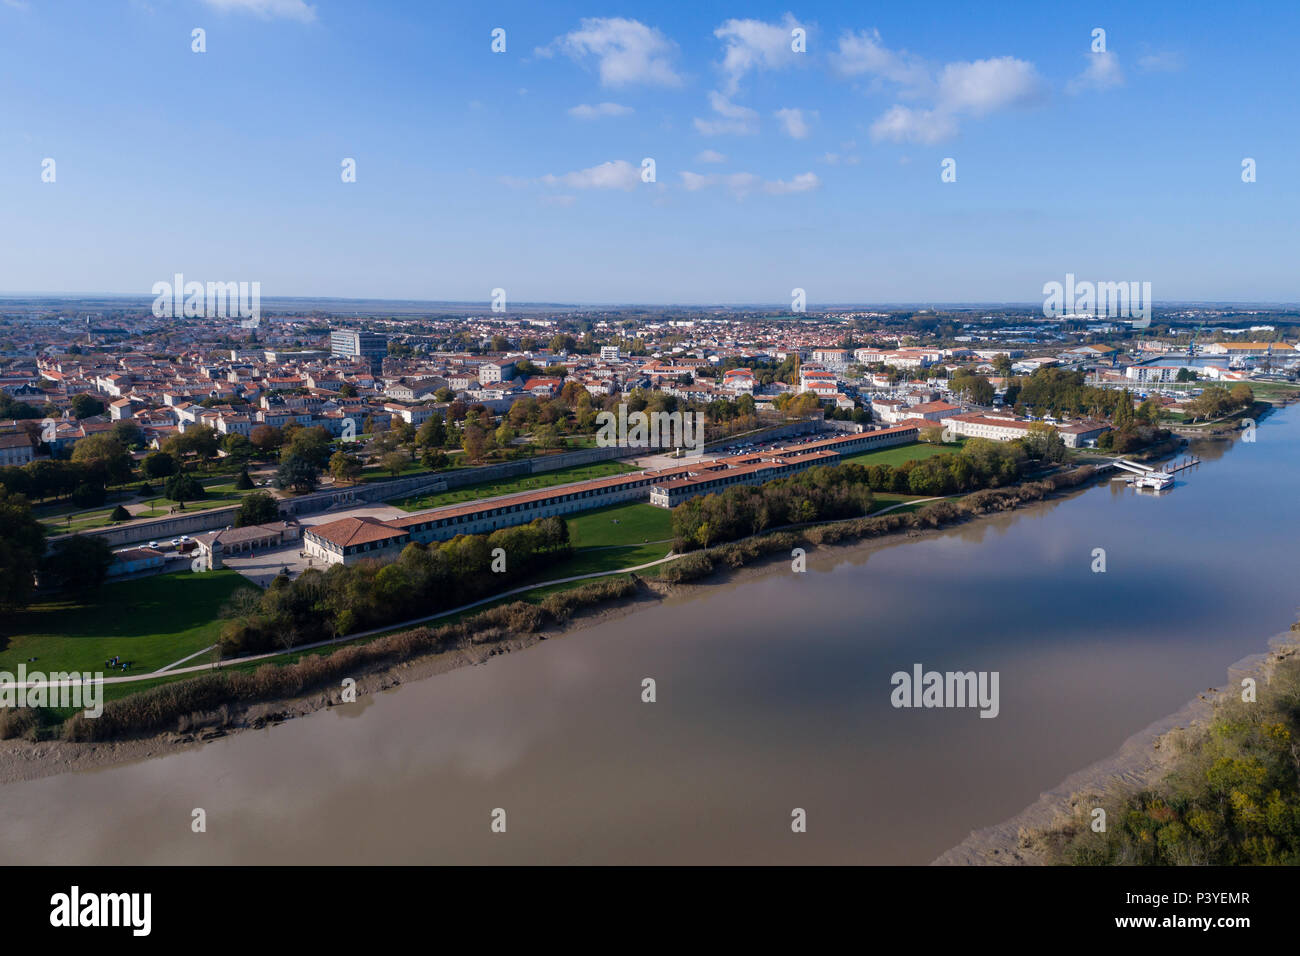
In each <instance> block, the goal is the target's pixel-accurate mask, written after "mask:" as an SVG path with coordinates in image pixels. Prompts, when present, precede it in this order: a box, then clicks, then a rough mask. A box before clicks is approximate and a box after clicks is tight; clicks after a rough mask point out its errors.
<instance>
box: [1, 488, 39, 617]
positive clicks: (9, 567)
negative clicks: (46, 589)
mask: <svg viewBox="0 0 1300 956" xmlns="http://www.w3.org/2000/svg"><path fill="white" fill-rule="evenodd" d="M44 554H45V529H44V528H43V527H41V523H40V522H39V521H37V520H36V518H35V516H33V515H32V508H31V505H30V504H29V503H28V501H27V498H26V497H25V496H24V495H19V494H11V493H10V492H9V491H8V490H7V489H5V488H0V608H6V609H11V608H15V607H21V606H22V605H24V604H26V603H27V602H28V600H30V598H31V595H32V591H33V590H35V586H36V585H35V577H36V571H37V568H39V567H40V562H41V558H42V556H43V555H44Z"/></svg>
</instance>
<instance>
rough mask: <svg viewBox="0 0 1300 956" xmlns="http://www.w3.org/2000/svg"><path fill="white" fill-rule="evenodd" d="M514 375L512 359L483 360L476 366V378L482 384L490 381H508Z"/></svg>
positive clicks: (513, 361)
mask: <svg viewBox="0 0 1300 956" xmlns="http://www.w3.org/2000/svg"><path fill="white" fill-rule="evenodd" d="M514 377H515V360H514V359H495V360H493V361H491V362H484V363H483V364H482V365H480V366H479V367H478V380H479V382H480V384H483V385H488V384H490V383H492V382H508V381H510V380H511V379H512V378H514Z"/></svg>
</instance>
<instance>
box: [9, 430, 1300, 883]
mask: <svg viewBox="0 0 1300 956" xmlns="http://www.w3.org/2000/svg"><path fill="white" fill-rule="evenodd" d="M1258 437H1259V440H1258V441H1257V442H1256V443H1254V444H1236V445H1228V444H1226V443H1219V444H1217V445H1214V446H1211V447H1204V448H1202V447H1197V448H1195V449H1193V450H1194V451H1195V453H1196V454H1198V455H1201V457H1203V458H1207V459H1208V458H1210V457H1211V454H1210V452H1212V451H1214V450H1217V451H1219V452H1220V453H1221V454H1222V456H1223V457H1222V460H1220V461H1218V462H1216V463H1214V464H1207V465H1203V466H1201V467H1200V468H1197V469H1194V470H1191V471H1189V472H1186V473H1183V474H1182V475H1181V476H1180V479H1179V483H1178V486H1177V488H1176V489H1175V490H1174V491H1173V492H1171V493H1169V494H1166V495H1163V496H1161V497H1159V498H1156V497H1154V496H1150V495H1141V494H1138V493H1136V492H1133V491H1132V490H1131V489H1129V488H1127V487H1125V486H1123V485H1122V484H1121V483H1115V484H1113V485H1112V486H1111V487H1110V489H1109V490H1103V489H1100V488H1099V489H1093V490H1090V491H1088V492H1085V493H1083V494H1080V495H1076V496H1075V497H1072V498H1069V499H1065V500H1058V501H1054V502H1050V503H1046V504H1044V505H1042V506H1038V507H1034V508H1030V509H1027V510H1025V511H1022V512H1018V513H1016V514H1013V515H1006V516H1001V517H998V518H993V519H990V520H987V521H983V522H979V523H976V524H971V525H968V526H965V527H961V528H958V529H954V530H952V531H950V532H947V533H944V534H942V535H937V536H932V537H928V538H924V539H920V540H900V541H896V542H891V543H890V544H889V545H888V546H886V547H883V548H880V549H879V550H876V551H875V552H872V553H870V554H863V553H858V552H847V551H838V552H819V553H815V554H814V555H812V556H811V559H810V561H809V570H808V572H807V573H805V574H792V573H789V572H787V571H785V570H784V568H779V569H777V570H773V571H772V572H770V573H768V574H765V575H762V576H756V577H750V578H747V579H746V580H744V581H740V582H734V581H733V582H729V583H726V584H720V585H717V586H713V587H709V588H707V589H703V590H701V591H699V592H697V593H696V594H694V595H692V596H690V597H685V598H677V599H673V600H669V601H666V602H664V603H663V604H662V605H659V606H657V607H655V608H653V609H651V610H649V611H646V612H643V613H639V614H635V615H631V616H628V617H624V618H622V619H618V620H613V621H610V622H606V623H603V624H601V625H598V626H595V627H592V628H589V629H587V630H585V631H581V632H578V633H575V634H572V635H569V636H567V637H565V638H563V639H561V640H555V641H547V642H544V643H542V644H540V645H538V646H536V647H534V648H532V649H529V650H527V651H524V652H522V653H517V654H511V655H507V656H504V657H500V658H494V659H493V660H492V661H491V662H490V663H488V664H486V665H483V666H478V667H471V668H465V669H463V670H460V671H456V672H453V673H450V674H446V675H443V676H440V677H436V678H433V679H431V680H427V681H422V682H418V683H414V684H410V685H406V686H403V687H400V688H398V689H396V690H393V691H390V692H386V693H384V694H381V695H379V696H378V697H376V698H374V699H373V700H369V701H367V702H359V703H358V704H356V705H349V706H344V707H337V708H334V709H332V710H329V711H324V712H321V713H319V714H316V715H313V716H311V717H308V718H305V719H301V720H294V721H290V722H288V723H285V724H283V725H279V726H275V727H269V728H267V729H265V730H261V731H255V732H248V733H245V734H240V735H238V736H235V737H231V738H226V739H223V740H218V741H215V742H213V743H210V744H208V745H205V746H204V747H203V748H201V749H199V750H196V751H192V752H187V753H181V754H177V755H173V756H169V757H165V758H161V759H155V760H148V761H144V762H141V763H136V764H133V765H129V766H124V767H118V768H111V769H107V770H103V771H98V772H93V773H84V774H77V775H68V776H63V777H52V778H48V779H45V780H39V781H34V782H31V783H24V784H17V785H12V786H9V787H5V788H4V790H3V797H4V799H3V801H0V808H2V809H0V860H2V861H3V862H5V863H28V862H54V861H57V862H66V863H81V862H93V863H110V862H150V863H172V862H217V863H222V862H231V863H236V862H237V863H269V862H316V863H341V862H366V863H368V862H650V863H660V862H687V863H704V862H733V863H781V862H868V863H924V862H928V861H929V860H931V859H933V858H934V857H935V856H937V855H938V854H939V853H940V852H942V851H943V850H944V849H946V848H947V847H949V846H952V845H953V844H955V843H957V842H959V841H960V840H961V839H962V838H963V837H964V836H965V835H966V834H967V833H968V832H969V831H970V830H972V829H975V828H978V827H982V826H986V825H989V824H992V823H996V822H998V821H1000V820H1003V819H1006V818H1007V817H1009V816H1011V815H1013V814H1014V813H1016V812H1017V811H1018V810H1020V809H1021V808H1022V807H1024V806H1025V805H1027V804H1029V803H1030V802H1032V801H1033V800H1034V799H1035V798H1036V797H1037V795H1038V793H1039V792H1040V791H1041V790H1043V789H1045V788H1048V787H1050V786H1052V785H1054V784H1055V783H1057V782H1058V781H1059V780H1060V779H1062V778H1063V777H1065V776H1066V775H1067V774H1069V773H1070V772H1072V771H1074V770H1077V769H1079V768H1081V767H1083V766H1085V765H1087V764H1089V763H1091V762H1092V761H1094V760H1097V759H1099V758H1101V757H1103V756H1105V755H1107V754H1108V753H1110V752H1112V751H1113V750H1114V749H1115V748H1116V747H1117V746H1118V744H1119V743H1120V742H1121V741H1122V740H1123V739H1124V738H1126V737H1127V736H1129V735H1130V734H1132V733H1134V732H1135V731H1137V730H1139V729H1141V728H1142V727H1143V726H1145V725H1146V724H1148V723H1150V722H1151V721H1153V720H1155V719H1157V718H1159V717H1161V716H1163V715H1165V714H1167V713H1170V712H1172V711H1174V710H1176V709H1178V707H1180V706H1181V705H1182V704H1183V703H1184V702H1185V701H1186V700H1187V699H1188V698H1190V697H1191V696H1193V695H1194V694H1195V693H1197V692H1199V691H1201V690H1204V689H1205V688H1206V687H1209V686H1212V685H1214V684H1216V683H1217V682H1219V681H1221V680H1222V679H1223V677H1224V672H1225V670H1226V668H1227V666H1228V664H1230V663H1232V662H1233V661H1235V660H1237V659H1238V658H1240V657H1242V656H1244V655H1246V654H1248V653H1253V652H1256V651H1259V650H1262V649H1263V648H1264V646H1265V643H1266V639H1267V638H1268V636H1269V635H1271V634H1274V633H1277V632H1279V631H1281V630H1284V629H1285V628H1286V627H1287V626H1288V624H1289V623H1290V622H1291V621H1292V620H1293V619H1294V613H1295V607H1296V605H1297V588H1296V578H1295V550H1294V534H1295V528H1296V527H1297V526H1300V525H1298V523H1297V519H1300V505H1297V504H1296V496H1295V495H1294V489H1293V484H1294V478H1293V475H1294V474H1295V467H1296V464H1297V461H1296V458H1297V452H1296V449H1297V444H1296V438H1297V437H1300V414H1297V413H1296V412H1295V411H1294V410H1292V411H1287V412H1285V413H1283V414H1281V415H1278V416H1274V417H1273V418H1271V419H1269V420H1268V421H1267V422H1266V423H1264V424H1263V425H1262V427H1261V429H1260V431H1259V434H1258ZM1095 548H1104V549H1105V550H1106V555H1107V572H1106V573H1105V574H1094V573H1092V571H1091V570H1090V568H1091V564H1092V552H1093V550H1094V549H1095ZM918 662H919V663H921V664H923V665H924V666H925V668H927V669H937V670H977V671H990V670H996V671H998V672H1000V674H1001V702H1000V703H1001V714H1000V716H999V717H997V718H996V719H994V720H983V719H980V718H979V717H978V715H977V713H976V712H975V711H974V710H916V709H909V710H895V709H893V708H892V707H891V706H890V704H889V691H890V689H891V688H890V683H889V678H890V675H891V674H892V673H893V672H895V671H897V670H907V669H910V668H911V666H912V664H913V663H918ZM645 677H653V678H655V680H656V682H657V690H658V700H657V702H656V703H653V704H646V703H642V702H641V696H640V693H641V681H642V679H643V678H645ZM361 714H363V716H360V717H358V716H357V715H361ZM195 807H203V808H204V809H205V810H206V811H207V818H208V832H207V833H205V834H194V833H191V832H190V829H189V825H190V819H191V816H190V814H191V811H192V810H193V809H194V808H195ZM497 807H500V808H503V809H504V810H505V811H506V814H507V832H506V833H504V834H494V833H492V832H491V831H490V829H489V824H490V821H491V813H492V811H493V809H494V808H497ZM795 807H801V808H804V809H805V810H806V811H807V813H808V832H807V833H806V834H798V835H796V834H794V833H792V832H791V830H790V814H791V810H792V809H793V808H795Z"/></svg>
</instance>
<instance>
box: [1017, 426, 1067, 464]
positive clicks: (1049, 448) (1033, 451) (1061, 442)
mask: <svg viewBox="0 0 1300 956" xmlns="http://www.w3.org/2000/svg"><path fill="white" fill-rule="evenodd" d="M1024 445H1025V451H1026V452H1027V453H1028V454H1029V457H1030V458H1038V459H1041V460H1042V461H1053V462H1055V461H1063V460H1064V459H1065V439H1063V438H1062V437H1061V433H1060V432H1059V431H1057V430H1056V428H1055V427H1053V426H1051V425H1047V424H1045V423H1043V422H1030V423H1029V428H1028V430H1027V431H1026V433H1025V438H1024Z"/></svg>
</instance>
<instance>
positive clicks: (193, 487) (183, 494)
mask: <svg viewBox="0 0 1300 956" xmlns="http://www.w3.org/2000/svg"><path fill="white" fill-rule="evenodd" d="M207 493H208V492H207V490H206V489H205V488H204V487H203V484H202V483H201V482H200V481H199V480H198V479H197V478H195V477H194V476H193V475H188V474H186V473H185V472H183V471H182V472H177V473H176V474H174V475H172V476H171V477H170V478H168V479H167V480H166V481H164V482H163V495H164V496H166V497H167V498H170V499H171V500H172V501H179V502H181V503H184V502H186V501H197V500H198V499H200V498H204V497H206V496H207Z"/></svg>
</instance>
